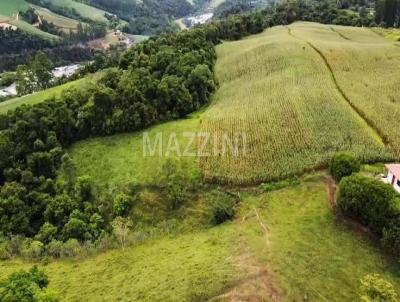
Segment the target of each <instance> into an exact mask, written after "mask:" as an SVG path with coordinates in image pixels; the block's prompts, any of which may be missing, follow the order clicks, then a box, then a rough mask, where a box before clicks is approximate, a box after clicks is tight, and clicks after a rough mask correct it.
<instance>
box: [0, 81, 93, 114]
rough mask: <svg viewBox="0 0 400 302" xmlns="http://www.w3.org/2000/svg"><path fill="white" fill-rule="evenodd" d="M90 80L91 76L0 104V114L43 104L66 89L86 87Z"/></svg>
mask: <svg viewBox="0 0 400 302" xmlns="http://www.w3.org/2000/svg"><path fill="white" fill-rule="evenodd" d="M90 79H91V76H89V77H86V78H83V79H79V80H76V81H72V82H68V83H66V84H63V85H60V86H56V87H52V88H49V89H46V90H42V91H39V92H35V93H32V94H29V95H25V96H22V97H18V98H14V99H10V100H7V101H5V102H1V103H0V114H1V113H2V114H5V113H7V111H9V110H14V109H15V108H17V107H18V106H21V105H23V104H25V105H34V104H37V103H40V102H43V101H45V100H47V99H49V98H52V97H58V96H59V95H60V94H61V92H62V91H63V90H65V89H67V88H71V87H77V88H79V87H84V86H85V85H87V84H88V83H89V82H90Z"/></svg>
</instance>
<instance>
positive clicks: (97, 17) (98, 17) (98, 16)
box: [52, 0, 107, 22]
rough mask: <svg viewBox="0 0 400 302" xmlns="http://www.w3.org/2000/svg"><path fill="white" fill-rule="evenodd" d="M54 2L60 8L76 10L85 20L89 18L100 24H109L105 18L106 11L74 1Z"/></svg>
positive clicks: (55, 0)
mask: <svg viewBox="0 0 400 302" xmlns="http://www.w3.org/2000/svg"><path fill="white" fill-rule="evenodd" d="M52 2H53V4H54V5H57V6H60V7H70V8H75V9H76V11H77V12H78V14H80V15H81V16H82V17H84V18H88V19H91V20H93V21H98V22H107V19H106V17H105V16H104V14H105V11H103V10H101V9H98V8H95V7H93V6H89V5H86V4H83V3H79V2H76V1H73V0H53V1H52Z"/></svg>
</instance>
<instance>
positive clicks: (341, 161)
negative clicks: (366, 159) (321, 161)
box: [329, 153, 361, 181]
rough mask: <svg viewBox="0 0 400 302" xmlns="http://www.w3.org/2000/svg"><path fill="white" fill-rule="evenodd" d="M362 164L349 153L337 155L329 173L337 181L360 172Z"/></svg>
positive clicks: (332, 161)
mask: <svg viewBox="0 0 400 302" xmlns="http://www.w3.org/2000/svg"><path fill="white" fill-rule="evenodd" d="M360 167H361V165H360V162H359V161H358V160H357V159H356V158H354V157H353V156H352V155H351V154H348V153H337V154H335V155H334V156H333V157H332V159H331V162H330V165H329V171H330V173H331V175H332V177H333V178H334V179H335V180H336V181H340V180H341V179H342V178H343V177H345V176H349V175H351V174H353V173H355V172H359V171H360Z"/></svg>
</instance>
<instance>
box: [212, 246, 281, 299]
mask: <svg viewBox="0 0 400 302" xmlns="http://www.w3.org/2000/svg"><path fill="white" fill-rule="evenodd" d="M240 249H241V251H240V254H239V255H237V256H235V257H234V262H235V265H236V267H237V269H238V270H239V271H242V272H244V274H245V275H244V276H243V277H242V278H240V279H239V280H238V281H236V282H235V283H234V284H233V285H231V287H230V288H228V289H227V290H226V292H224V293H223V294H221V295H219V296H217V297H215V298H213V299H211V300H210V301H218V302H221V301H234V302H266V301H270V302H280V301H282V300H283V298H282V292H281V291H280V289H279V288H277V287H276V286H275V285H274V280H273V277H272V274H271V272H270V269H269V268H268V267H266V266H265V265H261V264H260V263H258V262H257V261H256V260H255V256H254V255H253V253H252V252H251V251H250V249H249V248H248V247H246V246H245V245H244V242H242V243H241V244H240Z"/></svg>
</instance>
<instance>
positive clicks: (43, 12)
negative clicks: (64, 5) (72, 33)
mask: <svg viewBox="0 0 400 302" xmlns="http://www.w3.org/2000/svg"><path fill="white" fill-rule="evenodd" d="M32 6H33V7H34V8H35V11H36V13H37V14H38V15H39V16H40V17H41V18H42V19H44V20H46V21H47V22H51V23H53V24H54V25H55V26H57V27H58V28H60V29H62V30H64V31H66V32H69V30H76V27H77V26H78V24H79V22H78V21H77V20H74V19H71V18H67V17H64V16H61V15H58V14H56V13H53V12H52V11H50V10H48V9H47V8H43V7H40V6H37V5H32Z"/></svg>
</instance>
